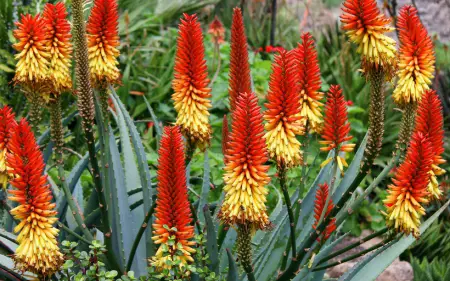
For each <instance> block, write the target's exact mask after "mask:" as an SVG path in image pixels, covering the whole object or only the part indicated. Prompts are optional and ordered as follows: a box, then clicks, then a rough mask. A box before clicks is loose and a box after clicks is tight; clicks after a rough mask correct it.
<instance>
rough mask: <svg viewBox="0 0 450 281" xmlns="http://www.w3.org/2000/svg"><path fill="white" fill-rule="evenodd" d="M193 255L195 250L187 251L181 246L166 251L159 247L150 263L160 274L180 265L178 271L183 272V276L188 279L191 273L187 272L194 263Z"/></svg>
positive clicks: (169, 247)
mask: <svg viewBox="0 0 450 281" xmlns="http://www.w3.org/2000/svg"><path fill="white" fill-rule="evenodd" d="M192 253H195V250H194V249H192V248H189V249H186V248H185V247H180V246H179V245H178V246H177V245H173V246H167V247H166V249H163V247H159V249H158V251H157V252H156V254H155V255H154V256H153V257H152V258H151V259H149V262H150V264H151V265H152V266H154V267H155V268H156V270H157V271H159V272H161V271H163V270H164V269H168V270H172V269H173V266H174V264H178V269H179V270H180V271H181V274H182V275H183V276H184V277H187V276H189V275H190V271H189V270H187V265H188V264H191V263H192V262H194V259H193V258H192V256H191V254H192Z"/></svg>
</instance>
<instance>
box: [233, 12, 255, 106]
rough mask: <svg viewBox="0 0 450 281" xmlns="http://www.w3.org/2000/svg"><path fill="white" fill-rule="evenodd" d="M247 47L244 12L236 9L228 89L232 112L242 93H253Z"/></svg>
mask: <svg viewBox="0 0 450 281" xmlns="http://www.w3.org/2000/svg"><path fill="white" fill-rule="evenodd" d="M247 47H248V46H247V37H246V36H245V27H244V19H243V17H242V12H241V9H239V8H234V10H233V21H232V23H231V51H230V74H229V75H230V78H229V88H228V93H229V95H230V109H231V111H233V110H234V109H235V108H236V103H237V97H238V96H239V95H240V93H250V92H251V91H252V85H251V78H250V64H249V62H248V50H247Z"/></svg>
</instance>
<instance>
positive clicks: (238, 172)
mask: <svg viewBox="0 0 450 281" xmlns="http://www.w3.org/2000/svg"><path fill="white" fill-rule="evenodd" d="M262 121H263V116H262V114H261V108H260V107H259V106H258V99H257V97H256V95H255V94H254V93H252V92H249V93H241V94H240V95H239V97H238V100H237V102H236V109H235V110H234V111H233V112H232V123H231V124H232V130H231V132H230V134H229V141H228V146H227V151H226V155H225V158H226V161H225V162H226V166H225V168H224V170H225V174H224V181H225V187H224V191H225V199H224V201H223V205H222V207H221V210H220V213H219V217H220V219H221V220H222V221H223V222H224V223H225V224H227V225H235V224H239V225H246V226H247V225H250V227H251V230H252V232H253V231H255V230H256V229H265V228H266V227H268V226H269V225H270V221H269V217H268V215H267V211H266V205H265V202H266V195H267V193H268V192H267V189H266V187H265V186H266V185H267V184H268V183H269V181H270V178H269V177H268V175H267V171H268V170H269V166H267V165H265V163H266V162H267V160H268V153H267V146H266V141H265V139H264V127H263V123H262Z"/></svg>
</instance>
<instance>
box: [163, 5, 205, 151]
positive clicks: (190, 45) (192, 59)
mask: <svg viewBox="0 0 450 281" xmlns="http://www.w3.org/2000/svg"><path fill="white" fill-rule="evenodd" d="M178 34H179V36H178V41H177V53H176V59H175V69H174V70H175V74H174V75H175V78H174V79H173V81H172V88H173V90H174V91H175V93H174V94H173V95H172V99H173V101H174V106H175V110H176V111H177V112H178V116H177V122H176V124H177V125H178V126H180V127H181V131H182V132H183V134H184V135H185V136H186V138H187V139H189V140H190V141H191V142H192V143H195V144H196V145H197V146H198V147H199V148H200V149H204V148H205V147H206V146H207V145H208V144H209V140H210V138H211V127H210V125H209V120H208V117H209V112H208V109H209V108H211V102H210V100H209V98H210V97H211V94H210V92H211V89H210V88H208V83H209V79H208V69H207V66H206V60H205V48H204V46H203V34H202V28H201V26H200V23H199V22H198V19H197V16H196V15H195V14H194V15H188V14H184V19H181V23H180V25H179V30H178Z"/></svg>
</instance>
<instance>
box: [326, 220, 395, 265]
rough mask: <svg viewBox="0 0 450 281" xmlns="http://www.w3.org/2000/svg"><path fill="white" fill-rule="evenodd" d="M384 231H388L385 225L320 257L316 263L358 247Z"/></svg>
mask: <svg viewBox="0 0 450 281" xmlns="http://www.w3.org/2000/svg"><path fill="white" fill-rule="evenodd" d="M386 232H388V228H387V227H385V228H383V229H381V230H379V231H377V232H374V233H372V234H370V235H368V236H366V237H364V238H363V239H361V240H358V241H357V242H355V243H353V244H350V245H348V246H347V247H345V248H343V249H340V250H338V251H336V252H334V253H332V254H331V255H328V256H326V257H324V258H323V259H321V260H320V261H319V262H318V263H317V264H318V265H319V264H321V263H324V262H326V261H329V260H331V259H332V258H334V257H337V256H339V255H341V254H343V253H345V252H347V251H349V250H351V249H353V248H356V247H358V246H360V245H362V244H364V243H365V242H367V241H369V240H371V239H372V238H375V237H378V236H381V235H383V234H385V233H386Z"/></svg>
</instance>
